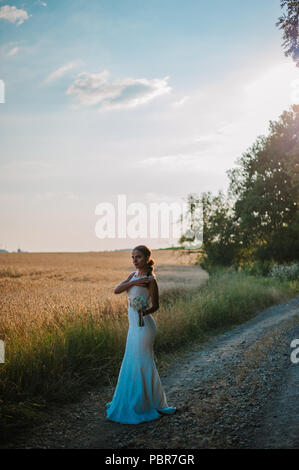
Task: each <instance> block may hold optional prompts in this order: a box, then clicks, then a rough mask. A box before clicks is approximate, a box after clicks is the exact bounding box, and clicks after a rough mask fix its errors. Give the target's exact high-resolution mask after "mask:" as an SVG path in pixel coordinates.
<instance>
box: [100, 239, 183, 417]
mask: <svg viewBox="0 0 299 470" xmlns="http://www.w3.org/2000/svg"><path fill="white" fill-rule="evenodd" d="M132 261H133V264H134V265H135V267H136V268H137V271H134V272H132V273H131V274H130V275H129V276H128V278H127V279H126V280H125V281H123V282H121V283H120V284H119V285H118V286H117V287H116V288H115V290H114V293H115V294H120V293H121V292H124V291H127V293H128V300H129V306H128V317H129V330H128V335H127V342H126V349H125V354H124V357H123V361H122V364H121V368H120V371H119V376H118V381H117V385H116V388H115V391H114V395H113V398H112V401H111V402H109V403H107V404H106V408H107V410H106V415H107V418H108V419H109V420H111V421H115V422H117V423H126V424H138V423H142V422H144V421H151V420H154V419H157V418H159V417H160V416H161V415H163V414H173V413H175V411H176V408H175V407H174V406H168V404H167V400H166V395H165V392H164V390H163V387H162V384H161V381H160V377H159V374H158V371H157V368H156V364H155V361H154V351H153V345H154V340H155V336H156V322H155V320H154V318H153V316H152V315H151V314H152V313H154V312H155V311H156V310H158V308H159V291H158V285H157V280H156V277H155V275H154V274H152V271H153V264H154V260H153V259H151V250H150V249H149V248H148V247H147V246H145V245H139V246H136V247H135V248H134V249H133V251H132ZM137 296H142V297H144V298H145V299H146V300H149V299H151V303H152V307H150V308H147V309H145V310H144V307H143V308H142V309H138V310H137V307H136V306H134V302H133V299H134V298H135V297H137ZM135 301H136V299H135ZM132 305H133V306H132ZM139 308H140V307H139Z"/></svg>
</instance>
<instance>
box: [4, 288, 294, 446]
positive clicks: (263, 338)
mask: <svg viewBox="0 0 299 470" xmlns="http://www.w3.org/2000/svg"><path fill="white" fill-rule="evenodd" d="M295 338H298V339H299V296H298V297H296V298H294V299H292V300H290V301H289V302H287V303H284V304H280V305H276V306H274V307H270V308H268V309H266V310H264V311H263V312H260V313H259V314H257V315H256V316H255V317H254V318H252V319H251V320H249V321H247V322H246V323H244V324H242V325H239V326H236V327H234V328H233V329H232V330H230V331H228V332H226V333H223V334H220V335H218V336H215V337H213V338H211V339H210V340H209V341H207V342H206V343H205V344H203V345H201V346H200V347H199V346H197V347H195V346H193V349H192V350H189V351H188V352H187V353H185V354H182V355H181V356H180V357H179V358H177V359H176V361H175V362H173V363H172V364H171V365H170V366H169V368H168V369H167V371H166V372H164V373H161V380H162V383H163V386H164V388H165V391H166V394H167V398H168V403H169V405H175V406H176V407H177V408H178V410H177V413H176V414H175V415H173V416H163V417H161V418H159V419H158V420H156V421H152V422H150V423H142V424H139V425H124V424H117V423H113V422H110V421H107V420H106V419H105V407H104V405H105V403H106V402H108V401H110V400H111V397H112V394H113V390H114V385H115V384H111V386H110V387H107V388H105V389H104V390H103V389H99V390H93V391H92V392H89V393H87V394H86V396H85V397H84V399H83V400H82V401H81V402H80V403H75V404H72V405H65V406H62V407H59V408H57V409H56V410H54V411H53V413H52V415H51V418H50V419H49V421H48V422H47V423H45V424H43V425H42V426H38V427H36V428H35V429H33V430H32V431H30V435H28V436H25V435H23V436H19V437H18V438H17V439H16V440H15V441H14V442H11V443H10V444H9V445H7V446H6V447H7V448H97V449H120V448H132V449H137V448H146V449H159V448H160V449H166V448H172V449H175V448H177V449H178V448H186V449H194V448H299V420H298V416H299V386H298V384H299V363H298V364H294V363H292V362H291V359H290V355H291V352H292V351H293V349H292V348H291V347H290V344H291V341H292V340H293V339H295ZM297 356H298V357H299V353H298V355H297Z"/></svg>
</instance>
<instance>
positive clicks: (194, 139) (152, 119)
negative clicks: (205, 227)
mask: <svg viewBox="0 0 299 470" xmlns="http://www.w3.org/2000/svg"><path fill="white" fill-rule="evenodd" d="M280 15H281V9H280V2H279V0H250V1H249V0H247V1H245V2H241V1H240V0H226V1H225V2H224V1H223V0H213V2H208V1H206V0H205V1H203V0H188V1H183V0H146V1H145V0H113V1H112V0H89V1H88V2H86V1H84V0H46V1H41V0H30V1H8V0H0V80H2V82H0V220H1V228H0V249H1V248H4V249H6V250H8V251H16V250H17V249H18V248H20V249H21V250H22V251H29V252H77V251H79V252H80V251H102V250H113V249H124V248H132V247H134V246H136V245H138V244H141V243H142V244H146V245H148V246H150V247H151V248H162V247H167V246H171V245H173V244H176V242H177V236H175V235H176V233H174V232H173V231H172V229H173V226H174V224H173V222H170V223H169V226H171V227H170V230H169V233H166V232H165V233H162V229H161V226H160V229H158V230H157V232H156V233H155V234H154V235H151V232H150V227H151V226H152V225H153V224H154V219H153V216H151V212H150V208H151V207H152V205H154V204H164V207H166V206H167V207H168V208H169V207H171V204H175V205H176V207H179V206H180V207H182V208H183V207H184V206H183V204H184V201H186V198H187V196H188V194H190V193H195V194H201V193H203V192H207V191H210V192H211V193H212V194H214V195H216V194H217V193H218V191H219V190H222V191H224V192H226V191H227V189H228V185H229V178H228V175H227V173H226V172H227V170H229V169H231V168H233V167H234V166H236V165H237V159H238V158H240V157H241V156H242V154H243V153H244V152H245V151H246V150H247V149H248V148H249V147H250V146H251V145H252V144H253V143H254V141H255V140H256V138H257V136H258V135H261V134H264V135H265V134H267V132H268V129H269V121H270V120H277V119H278V118H279V116H280V115H281V113H282V112H283V111H284V110H286V109H288V108H289V107H290V106H291V105H292V104H293V103H298V102H299V70H298V68H296V67H295V64H294V63H293V62H292V59H291V58H287V57H285V56H284V53H283V50H282V32H281V31H280V30H279V29H278V28H277V27H276V26H275V23H276V21H277V20H278V17H279V16H280ZM1 83H2V85H3V86H2V88H3V93H2V99H1ZM120 198H121V199H122V201H123V200H124V199H125V201H126V204H125V206H122V208H121V207H120V205H119V200H120ZM105 208H106V212H105V210H104V209H105ZM140 208H141V209H140ZM141 213H142V214H143V215H142V217H143V219H142V218H141V215H140V214H141ZM164 214H165V211H164ZM151 217H152V218H151ZM144 218H146V220H145V219H144ZM121 221H122V223H123V224H125V228H124V227H123V226H122V227H120V225H121ZM140 221H143V222H142V224H143V225H142V224H141V222H140ZM144 224H145V225H146V226H147V230H144V229H145V225H144ZM141 225H142V227H141ZM134 227H135V228H134ZM126 228H127V230H126Z"/></svg>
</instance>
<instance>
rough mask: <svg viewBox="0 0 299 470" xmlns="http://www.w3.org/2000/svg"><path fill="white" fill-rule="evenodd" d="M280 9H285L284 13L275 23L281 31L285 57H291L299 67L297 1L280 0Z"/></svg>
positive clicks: (298, 8)
mask: <svg viewBox="0 0 299 470" xmlns="http://www.w3.org/2000/svg"><path fill="white" fill-rule="evenodd" d="M280 6H281V8H282V9H283V8H285V7H286V10H287V13H284V14H283V15H282V16H281V17H280V18H279V19H278V22H277V23H276V26H278V27H279V29H282V30H283V36H282V37H283V40H284V42H283V44H282V47H283V48H284V50H285V55H286V56H292V58H293V60H294V61H295V62H296V66H297V67H299V40H298V17H299V0H281V1H280Z"/></svg>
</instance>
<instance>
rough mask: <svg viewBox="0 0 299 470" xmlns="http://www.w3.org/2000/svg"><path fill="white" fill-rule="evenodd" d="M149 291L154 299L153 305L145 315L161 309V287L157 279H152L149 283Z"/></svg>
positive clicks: (152, 299)
mask: <svg viewBox="0 0 299 470" xmlns="http://www.w3.org/2000/svg"><path fill="white" fill-rule="evenodd" d="M149 293H150V298H151V301H152V307H150V308H147V309H146V310H145V311H144V313H143V315H149V314H150V313H154V312H156V310H158V309H159V289H158V284H157V281H156V279H151V281H150V284H149Z"/></svg>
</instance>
